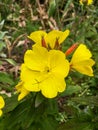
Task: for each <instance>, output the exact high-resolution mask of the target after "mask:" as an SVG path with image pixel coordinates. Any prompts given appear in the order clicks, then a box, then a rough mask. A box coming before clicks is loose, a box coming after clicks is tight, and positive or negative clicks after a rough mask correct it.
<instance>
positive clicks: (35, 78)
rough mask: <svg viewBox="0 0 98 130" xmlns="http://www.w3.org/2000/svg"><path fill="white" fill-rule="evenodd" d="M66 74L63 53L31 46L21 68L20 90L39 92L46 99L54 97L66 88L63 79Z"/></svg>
mask: <svg viewBox="0 0 98 130" xmlns="http://www.w3.org/2000/svg"><path fill="white" fill-rule="evenodd" d="M68 72H69V62H68V61H67V60H66V59H65V54H64V53H63V52H61V51H59V50H50V51H48V50H47V49H46V48H44V47H37V46H33V50H27V52H26V53H25V56H24V64H22V66H21V75H20V78H21V80H22V82H23V86H22V88H25V90H27V91H28V92H30V91H32V92H38V91H41V93H42V94H43V95H44V96H45V97H47V98H53V97H56V96H57V94H58V92H63V91H64V90H65V88H66V83H65V80H64V78H65V77H66V76H67V75H68ZM20 86H21V85H20ZM21 92H22V91H21Z"/></svg>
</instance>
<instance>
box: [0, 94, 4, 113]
mask: <svg viewBox="0 0 98 130" xmlns="http://www.w3.org/2000/svg"><path fill="white" fill-rule="evenodd" d="M4 106H5V102H4V99H3V97H2V96H0V116H1V115H2V113H3V112H2V108H3V107H4Z"/></svg>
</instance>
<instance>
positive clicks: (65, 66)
mask: <svg viewBox="0 0 98 130" xmlns="http://www.w3.org/2000/svg"><path fill="white" fill-rule="evenodd" d="M49 56H50V57H49V58H50V59H49V62H50V69H51V71H52V72H53V73H56V74H57V75H59V76H60V77H61V76H62V77H66V76H67V75H68V72H69V62H68V61H67V60H66V59H65V54H64V53H63V52H61V51H59V50H58V51H57V50H50V51H49Z"/></svg>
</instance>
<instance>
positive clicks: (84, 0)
mask: <svg viewBox="0 0 98 130" xmlns="http://www.w3.org/2000/svg"><path fill="white" fill-rule="evenodd" d="M92 3H93V0H80V4H81V5H83V4H87V5H91V4H92Z"/></svg>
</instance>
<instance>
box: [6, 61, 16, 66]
mask: <svg viewBox="0 0 98 130" xmlns="http://www.w3.org/2000/svg"><path fill="white" fill-rule="evenodd" d="M5 60H6V61H7V62H8V63H10V64H11V65H13V66H15V65H16V62H15V61H14V60H13V59H5Z"/></svg>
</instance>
